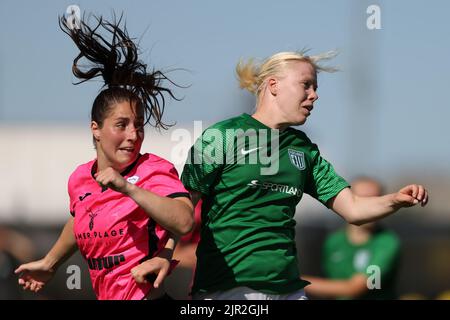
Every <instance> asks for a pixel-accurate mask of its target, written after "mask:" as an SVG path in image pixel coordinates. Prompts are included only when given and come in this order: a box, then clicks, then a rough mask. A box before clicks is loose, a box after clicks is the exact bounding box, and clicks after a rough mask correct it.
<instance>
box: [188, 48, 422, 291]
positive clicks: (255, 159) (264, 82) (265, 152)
mask: <svg viewBox="0 0 450 320" xmlns="http://www.w3.org/2000/svg"><path fill="white" fill-rule="evenodd" d="M333 56H334V53H326V54H322V55H318V56H306V55H305V52H281V53H277V54H275V55H273V56H271V57H270V58H268V59H267V60H266V61H264V62H263V63H261V64H258V63H256V62H254V60H249V61H248V62H246V63H242V62H241V63H239V64H238V66H237V74H238V77H239V80H240V85H241V87H242V88H245V89H247V90H249V91H250V92H252V93H254V94H255V95H256V100H257V102H256V110H255V113H254V114H253V115H248V114H242V115H240V116H238V117H235V118H232V119H228V120H225V121H222V122H219V123H216V124H214V125H213V126H211V127H209V128H208V129H206V130H205V131H204V132H203V134H202V136H201V137H200V138H199V139H198V141H197V142H196V143H195V144H194V146H193V147H192V148H191V151H190V155H189V157H188V161H187V163H186V165H185V167H184V171H183V174H182V182H183V184H184V185H185V186H186V188H187V189H188V190H190V192H191V194H192V197H193V200H194V203H195V201H196V200H197V199H200V198H201V199H203V205H202V226H201V237H200V243H199V245H198V249H197V268H196V272H195V277H194V283H193V288H192V294H193V297H194V298H195V299H304V298H305V295H304V290H303V288H304V287H305V285H307V284H308V282H307V281H304V280H301V279H300V275H299V271H298V266H297V249H296V244H295V230H294V226H295V220H294V214H295V208H296V205H297V204H298V202H299V201H300V199H301V198H302V195H303V193H307V194H309V195H311V196H312V197H314V198H316V199H317V200H319V201H320V202H322V203H323V204H324V205H326V206H327V207H328V208H330V209H332V210H333V211H334V212H336V213H337V214H338V215H340V216H341V217H343V218H344V219H345V220H346V221H347V222H349V223H352V224H357V225H359V224H363V223H366V222H370V221H375V220H377V219H380V218H382V217H385V216H387V215H389V214H391V213H393V212H395V211H397V210H398V209H400V208H403V207H411V206H414V205H416V204H418V203H420V204H421V205H422V206H423V205H425V204H426V203H427V201H428V194H427V191H426V190H425V188H424V187H423V186H421V185H416V184H412V185H408V186H405V187H404V188H402V189H400V190H399V191H398V192H396V193H392V194H388V195H385V196H380V197H359V196H356V195H354V194H353V193H352V190H351V189H350V188H349V185H348V183H347V182H346V181H345V180H344V179H343V178H341V177H340V176H339V175H338V174H337V173H335V171H334V169H333V167H332V165H331V164H330V163H329V162H327V161H326V160H325V159H324V158H322V157H321V155H320V153H319V149H318V147H317V145H316V144H314V143H312V142H311V141H310V140H309V138H308V137H307V136H306V134H305V133H303V132H302V131H300V130H297V129H294V128H292V126H297V125H302V124H304V123H305V121H306V119H307V118H308V117H309V116H310V115H311V111H312V110H313V107H314V102H315V101H316V100H317V99H318V95H317V73H318V72H319V71H334V70H333V69H332V68H326V67H323V66H320V65H319V64H318V62H319V61H320V60H322V59H329V58H332V57H333Z"/></svg>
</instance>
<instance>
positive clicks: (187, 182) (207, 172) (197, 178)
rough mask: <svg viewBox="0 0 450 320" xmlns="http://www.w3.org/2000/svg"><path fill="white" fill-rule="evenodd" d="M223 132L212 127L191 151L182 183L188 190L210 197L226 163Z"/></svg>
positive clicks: (182, 175)
mask: <svg viewBox="0 0 450 320" xmlns="http://www.w3.org/2000/svg"><path fill="white" fill-rule="evenodd" d="M224 140H225V139H224V136H223V133H222V130H220V129H218V128H215V127H210V128H208V129H206V130H205V131H204V132H203V133H202V135H201V136H200V137H199V138H198V139H197V141H196V142H195V144H194V145H193V146H192V147H191V149H190V151H189V155H188V158H187V160H186V164H185V165H184V169H183V173H182V174H181V182H183V184H184V186H185V187H186V188H187V189H190V190H195V191H199V192H201V193H202V194H204V195H209V194H210V190H211V187H212V186H213V185H214V184H215V182H216V181H217V179H218V177H219V175H220V173H221V171H222V168H223V164H224V162H225V159H224V157H225V151H224V148H225V143H224Z"/></svg>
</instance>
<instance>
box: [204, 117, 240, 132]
mask: <svg viewBox="0 0 450 320" xmlns="http://www.w3.org/2000/svg"><path fill="white" fill-rule="evenodd" d="M244 122H245V116H244V115H240V116H236V117H233V118H228V119H225V120H222V121H219V122H216V123H215V124H213V125H211V126H209V127H208V128H206V130H205V131H204V132H207V131H210V130H220V131H224V130H227V129H236V128H240V127H242V125H243V124H244Z"/></svg>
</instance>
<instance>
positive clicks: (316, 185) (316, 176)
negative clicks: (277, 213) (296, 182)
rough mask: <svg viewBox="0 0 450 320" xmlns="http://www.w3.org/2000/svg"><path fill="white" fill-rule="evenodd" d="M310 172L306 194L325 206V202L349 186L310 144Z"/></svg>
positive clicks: (313, 145) (315, 146) (314, 146)
mask: <svg viewBox="0 0 450 320" xmlns="http://www.w3.org/2000/svg"><path fill="white" fill-rule="evenodd" d="M311 155H312V172H311V176H310V179H309V183H308V185H307V189H306V193H308V194H309V195H311V196H312V197H313V198H315V199H317V200H319V201H320V202H322V203H323V204H324V205H325V206H326V205H327V201H328V200H330V199H331V198H333V197H334V196H336V195H337V194H338V193H339V192H340V191H341V190H342V189H344V188H347V187H348V186H349V184H348V183H347V181H345V180H344V178H342V177H341V176H339V175H338V174H337V173H336V172H335V171H334V168H333V166H332V165H331V164H330V163H329V162H328V161H327V160H325V159H324V158H322V156H321V155H320V152H319V149H318V148H317V145H315V144H312V151H311Z"/></svg>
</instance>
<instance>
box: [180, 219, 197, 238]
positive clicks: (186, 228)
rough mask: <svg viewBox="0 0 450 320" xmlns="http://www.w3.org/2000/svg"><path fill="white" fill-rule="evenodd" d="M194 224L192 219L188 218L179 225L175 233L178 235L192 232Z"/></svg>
mask: <svg viewBox="0 0 450 320" xmlns="http://www.w3.org/2000/svg"><path fill="white" fill-rule="evenodd" d="M194 226H195V223H194V219H189V220H188V221H186V222H185V223H183V224H182V225H180V227H179V229H178V232H177V233H178V235H179V236H185V235H187V234H189V233H191V232H192V230H193V229H194Z"/></svg>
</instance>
